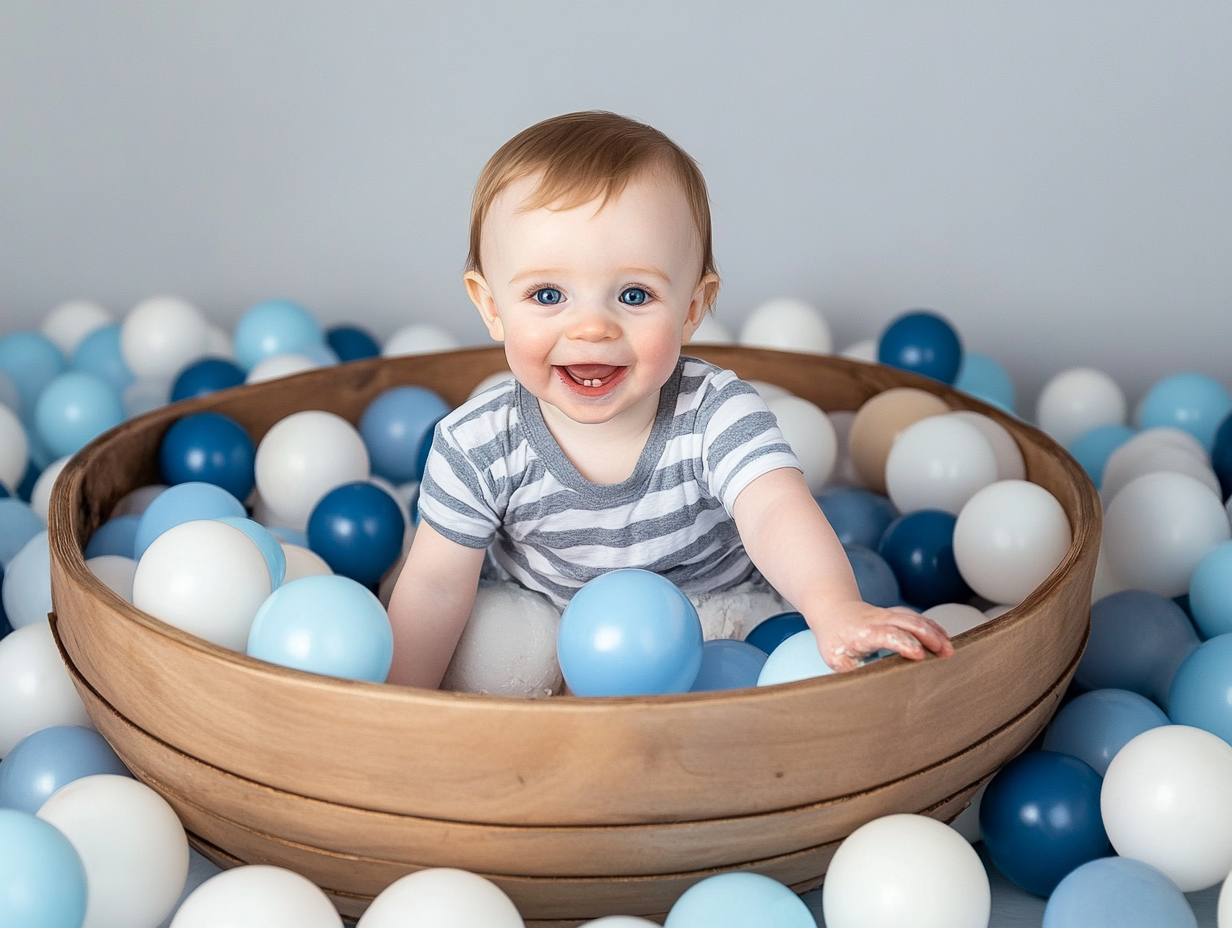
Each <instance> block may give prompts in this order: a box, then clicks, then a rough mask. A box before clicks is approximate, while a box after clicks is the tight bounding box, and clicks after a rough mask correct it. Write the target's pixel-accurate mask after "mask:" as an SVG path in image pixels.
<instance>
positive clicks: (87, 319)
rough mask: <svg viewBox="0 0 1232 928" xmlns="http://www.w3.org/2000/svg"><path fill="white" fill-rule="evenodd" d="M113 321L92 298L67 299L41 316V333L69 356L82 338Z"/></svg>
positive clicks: (65, 355) (113, 318)
mask: <svg viewBox="0 0 1232 928" xmlns="http://www.w3.org/2000/svg"><path fill="white" fill-rule="evenodd" d="M113 322H115V317H114V316H112V315H111V313H110V312H108V311H107V310H105V309H104V308H103V307H101V306H99V305H98V304H97V303H95V302H93V301H92V300H69V301H68V302H67V303H61V304H60V305H59V306H57V307H56V308H55V309H53V310H52V311H51V312H49V313H48V314H47V315H46V316H44V317H43V334H44V335H46V336H47V337H48V338H49V339H51V340H52V342H54V343H55V346H56V347H57V348H59V349H60V351H61V353H63V355H64V357H66V358H71V357H72V356H73V352H74V351H76V350H77V346H78V345H80V344H81V340H82V339H83V338H85V337H86V336H87V335H89V334H90V333H91V332H93V331H94V330H95V329H101V328H102V327H103V326H105V325H111V324H112V323H113Z"/></svg>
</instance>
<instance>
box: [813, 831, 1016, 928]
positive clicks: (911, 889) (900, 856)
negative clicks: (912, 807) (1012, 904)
mask: <svg viewBox="0 0 1232 928" xmlns="http://www.w3.org/2000/svg"><path fill="white" fill-rule="evenodd" d="M821 904H822V911H823V912H824V914H825V920H826V926H827V928H987V926H988V919H989V915H990V914H991V911H992V890H991V889H990V887H989V884H988V874H987V873H986V872H985V870H984V864H983V863H982V862H981V861H980V858H979V855H978V854H977V853H976V852H975V849H974V848H972V847H971V845H970V844H968V843H967V840H966V839H965V838H964V837H963V836H962V835H960V834H959V833H958V832H957V831H955V830H954V829H953V828H951V827H950V826H949V825H945V824H943V823H941V822H938V821H936V820H935V819H931V818H927V817H925V816H923V815H887V816H884V817H883V818H878V819H874V820H873V821H871V822H869V823H868V824H867V825H862V826H861V827H860V828H857V829H856V830H855V831H853V832H852V833H851V834H850V835H848V837H847V839H846V840H845V841H843V843H842V844H841V845H839V848H838V850H837V851H836V852H835V854H834V859H833V860H831V861H830V867H829V869H828V870H827V871H826V882H825V884H824V885H823V886H822V897H821Z"/></svg>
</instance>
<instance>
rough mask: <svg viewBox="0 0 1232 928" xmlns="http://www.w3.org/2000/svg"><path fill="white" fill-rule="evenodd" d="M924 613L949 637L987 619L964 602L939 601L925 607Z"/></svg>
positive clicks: (959, 633)
mask: <svg viewBox="0 0 1232 928" xmlns="http://www.w3.org/2000/svg"><path fill="white" fill-rule="evenodd" d="M924 615H925V616H927V617H928V618H930V619H932V620H933V621H934V622H936V623H937V624H938V625H940V626H941V627H942V628H944V629H945V633H946V634H947V635H949V636H950V637H951V638H953V637H954V636H955V635H961V634H962V633H963V632H967V631H970V630H971V629H973V628H975V627H976V626H977V625H983V624H984V623H985V622H987V621H988V616H986V615H984V613H982V612H980V610H979V609H976V608H975V606H968V605H967V604H966V603H941V604H940V605H937V606H933V607H932V608H931V609H925V610H924Z"/></svg>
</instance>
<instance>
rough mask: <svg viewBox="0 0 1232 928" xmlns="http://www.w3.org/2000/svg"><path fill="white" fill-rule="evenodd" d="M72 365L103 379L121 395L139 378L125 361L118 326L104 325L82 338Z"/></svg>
mask: <svg viewBox="0 0 1232 928" xmlns="http://www.w3.org/2000/svg"><path fill="white" fill-rule="evenodd" d="M71 366H72V368H73V370H76V371H85V372H86V373H88V374H94V375H95V376H96V377H101V378H103V380H105V381H107V383H109V384H111V386H112V388H113V389H115V391H116V392H117V393H119V394H120V395H121V396H123V394H124V391H125V390H127V389H128V388H129V387H130V386H131V385H132V384H133V382H134V381H135V380H136V379H137V378H136V377H135V376H133V372H132V371H130V370H129V369H128V364H127V363H126V362H125V361H124V352H123V350H122V349H121V347H120V327H119V326H118V325H105V326H103V327H102V328H101V329H95V330H94V331H93V332H91V333H90V334H89V335H87V336H86V337H85V338H83V339H82V340H81V344H79V345H78V346H77V350H76V351H74V352H73V358H72V365H71Z"/></svg>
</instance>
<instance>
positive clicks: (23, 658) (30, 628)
mask: <svg viewBox="0 0 1232 928" xmlns="http://www.w3.org/2000/svg"><path fill="white" fill-rule="evenodd" d="M0 706H3V707H4V711H3V712H0V757H4V756H6V755H7V754H8V753H9V751H11V750H13V746H14V745H15V744H17V742H18V741H20V740H21V739H22V738H24V737H26V735H30V734H33V733H34V732H36V731H38V730H39V729H42V728H50V727H51V726H53V725H78V726H80V727H82V728H93V727H94V724H93V723H92V722H91V721H90V716H88V715H87V714H86V710H85V706H83V705H82V704H81V698H80V697H79V696H78V695H77V690H76V689H74V688H73V681H72V680H71V679H70V677H69V675H68V668H66V667H65V666H64V661H62V660H61V659H60V652H59V651H58V650H57V649H56V641H55V639H54V638H53V637H52V635H51V626H50V625H48V624H47V623H46V622H40V623H38V624H36V625H27V626H26V627H25V628H19V629H17V630H16V631H13V632H9V634H8V635H6V636H5V637H4V638H2V639H0Z"/></svg>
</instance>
